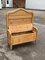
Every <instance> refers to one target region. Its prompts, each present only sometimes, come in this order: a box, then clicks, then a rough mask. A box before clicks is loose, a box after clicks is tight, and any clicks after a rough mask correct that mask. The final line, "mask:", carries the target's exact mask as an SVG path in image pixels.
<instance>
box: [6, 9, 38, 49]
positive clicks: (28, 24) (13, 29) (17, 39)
mask: <svg viewBox="0 0 45 60" xmlns="http://www.w3.org/2000/svg"><path fill="white" fill-rule="evenodd" d="M6 23H7V42H8V45H10V48H12V46H13V45H17V44H22V43H26V42H32V41H36V39H37V29H36V28H35V27H33V12H32V11H28V10H26V9H23V8H17V9H15V10H14V11H11V12H8V13H7V20H6Z"/></svg>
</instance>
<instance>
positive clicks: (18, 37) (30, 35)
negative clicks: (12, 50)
mask: <svg viewBox="0 0 45 60" xmlns="http://www.w3.org/2000/svg"><path fill="white" fill-rule="evenodd" d="M7 35H8V44H9V45H10V47H12V46H13V45H17V44H22V43H26V42H32V41H36V40H37V29H36V28H33V31H32V32H30V31H28V32H25V33H24V32H23V33H19V34H18V33H17V34H15V33H13V34H10V33H9V31H8V33H7Z"/></svg>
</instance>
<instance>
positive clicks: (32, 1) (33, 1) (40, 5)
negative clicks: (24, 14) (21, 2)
mask: <svg viewBox="0 0 45 60" xmlns="http://www.w3.org/2000/svg"><path fill="white" fill-rule="evenodd" d="M25 7H26V8H31V9H42V10H45V0H26V5H25Z"/></svg>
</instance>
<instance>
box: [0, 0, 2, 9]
mask: <svg viewBox="0 0 45 60" xmlns="http://www.w3.org/2000/svg"><path fill="white" fill-rule="evenodd" d="M0 9H2V3H1V0H0Z"/></svg>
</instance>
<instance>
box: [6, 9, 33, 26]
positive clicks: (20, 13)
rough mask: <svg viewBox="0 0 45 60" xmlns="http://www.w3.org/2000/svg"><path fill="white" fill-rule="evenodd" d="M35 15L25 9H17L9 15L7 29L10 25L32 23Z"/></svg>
mask: <svg viewBox="0 0 45 60" xmlns="http://www.w3.org/2000/svg"><path fill="white" fill-rule="evenodd" d="M32 18H33V13H32V12H31V11H30V12H28V11H27V10H25V9H23V8H18V9H15V10H14V11H12V12H9V13H8V14H7V27H9V26H10V25H20V24H28V23H32Z"/></svg>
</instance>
